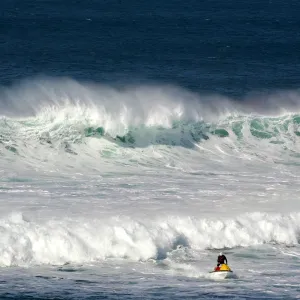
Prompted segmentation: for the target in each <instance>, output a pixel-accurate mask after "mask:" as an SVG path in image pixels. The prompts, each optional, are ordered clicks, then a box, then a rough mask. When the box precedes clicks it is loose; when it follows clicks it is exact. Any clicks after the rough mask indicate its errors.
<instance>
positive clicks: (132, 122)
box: [0, 79, 300, 160]
mask: <svg viewBox="0 0 300 300" xmlns="http://www.w3.org/2000/svg"><path fill="white" fill-rule="evenodd" d="M0 95H1V98H0V108H1V115H2V117H1V119H0V149H1V148H2V150H1V154H2V155H5V153H6V152H7V151H10V152H13V153H14V154H16V155H18V154H21V153H22V155H23V157H24V156H27V153H26V151H27V150H26V148H27V149H28V148H30V147H31V148H32V147H48V148H49V149H50V150H49V151H55V150H57V149H63V150H64V151H66V152H67V153H69V154H82V153H81V149H80V145H86V144H88V143H89V140H91V139H99V140H104V141H105V142H108V143H112V144H113V145H114V147H127V148H128V147H130V148H146V147H148V146H153V145H166V146H182V147H186V148H192V149H198V145H200V144H202V145H204V147H206V148H208V149H210V148H215V147H216V146H217V147H218V146H220V147H222V146H224V145H225V147H227V148H230V149H231V150H232V151H233V152H238V153H242V152H251V154H252V155H253V156H257V155H259V154H260V153H263V152H264V151H268V152H270V149H271V152H272V154H273V155H274V157H276V159H277V160H278V159H280V158H281V157H282V155H288V156H292V157H294V158H298V156H299V154H300V152H299V150H300V149H299V145H298V144H299V143H298V139H299V138H300V113H298V106H299V105H298V103H299V99H300V97H299V95H298V93H297V92H285V93H283V92H281V93H277V94H273V95H268V96H264V97H263V96H260V97H258V96H257V97H255V98H252V99H250V100H249V99H243V101H242V100H241V101H236V100H230V99H227V98H224V97H221V96H200V95H198V94H195V93H191V92H188V91H186V90H182V89H180V88H177V87H172V86H139V87H133V86H131V87H107V86H101V85H96V84H87V83H85V84H80V83H78V82H75V81H72V80H69V79H62V80H53V79H52V80H50V79H44V80H41V79H40V80H35V81H25V82H22V83H21V84H20V85H18V86H14V87H11V88H3V89H2V91H1V93H0ZM283 99H284V100H285V101H284V105H282V100H283ZM29 146H30V147H29ZM101 147H103V145H102V146H101ZM110 148H111V147H110ZM102 150H103V149H102ZM101 153H107V151H105V149H104V151H101ZM100 155H101V154H100Z"/></svg>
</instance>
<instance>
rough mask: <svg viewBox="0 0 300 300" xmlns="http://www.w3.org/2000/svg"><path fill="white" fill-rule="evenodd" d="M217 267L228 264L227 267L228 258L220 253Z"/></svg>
mask: <svg viewBox="0 0 300 300" xmlns="http://www.w3.org/2000/svg"><path fill="white" fill-rule="evenodd" d="M217 262H218V263H217V267H220V265H222V264H226V265H227V258H226V256H225V255H224V254H223V253H222V252H220V254H219V256H218V261H217Z"/></svg>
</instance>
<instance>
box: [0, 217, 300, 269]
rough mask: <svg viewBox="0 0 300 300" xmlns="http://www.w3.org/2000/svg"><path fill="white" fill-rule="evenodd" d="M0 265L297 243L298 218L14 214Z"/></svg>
mask: <svg viewBox="0 0 300 300" xmlns="http://www.w3.org/2000/svg"><path fill="white" fill-rule="evenodd" d="M0 230H1V240H0V265H1V266H20V265H36V264H64V263H67V262H71V263H83V262H92V261H101V260H104V259H107V258H123V259H130V260H134V261H139V260H142V261H145V260H148V259H155V260H161V259H164V258H166V257H167V256H168V255H169V254H170V253H171V252H172V251H173V250H176V249H178V247H185V248H187V249H192V250H196V251H197V250H203V249H222V248H234V247H247V246H254V245H261V244H266V243H271V244H274V243H275V244H283V245H289V246H290V245H296V244H298V243H299V233H300V214H299V213H295V214H290V215H280V214H266V213H252V214H245V215H241V216H240V217H237V218H235V219H225V220H218V219H194V218H179V217H169V218H165V219H164V220H160V219H157V220H156V221H151V222H150V221H149V222H147V221H143V222H141V221H137V220H133V219H131V218H126V217H118V218H111V219H107V220H91V219H90V220H80V219H78V220H68V219H67V220H59V221H54V220H52V221H47V222H43V223H37V222H33V221H30V220H27V219H26V218H25V217H24V216H23V215H22V214H19V213H15V214H12V215H11V216H9V217H8V218H5V219H1V221H0Z"/></svg>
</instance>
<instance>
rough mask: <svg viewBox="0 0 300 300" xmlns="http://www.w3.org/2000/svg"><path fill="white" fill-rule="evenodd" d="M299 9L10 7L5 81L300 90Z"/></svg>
mask: <svg viewBox="0 0 300 300" xmlns="http://www.w3.org/2000/svg"><path fill="white" fill-rule="evenodd" d="M299 13H300V3H299V1H296V0H291V1H287V2H284V1H278V0H275V1H266V0H255V1H245V0H241V1H232V0H229V1H220V0H204V1H195V0H191V1H188V2H186V1H176V0H173V1H157V0H153V1H147V2H140V1H98V0H86V1H76V0H66V1H60V0H31V1H30V0H15V1H11V0H3V1H1V4H0V41H1V44H0V45H1V46H0V57H1V65H0V83H1V84H2V85H7V84H10V83H13V82H15V81H16V80H19V79H24V78H28V77H32V76H38V75H48V76H54V77H60V76H67V77H71V78H74V79H78V80H88V81H94V82H105V83H134V84H136V83H139V82H143V83H145V82H146V83H149V82H155V83H171V84H176V85H179V86H181V87H185V88H188V89H192V90H196V91H206V92H217V93H222V94H226V95H231V96H232V95H233V96H242V95H245V94H246V93H248V92H252V91H257V90H274V89H296V88H298V87H299V82H300V72H299V69H300V53H299V49H300V31H299V28H300V17H299Z"/></svg>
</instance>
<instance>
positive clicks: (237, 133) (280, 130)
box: [84, 115, 300, 145]
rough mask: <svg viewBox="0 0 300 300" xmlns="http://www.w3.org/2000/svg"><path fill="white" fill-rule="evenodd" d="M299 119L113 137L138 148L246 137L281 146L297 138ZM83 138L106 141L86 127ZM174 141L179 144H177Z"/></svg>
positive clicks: (180, 125) (186, 125)
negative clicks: (148, 141)
mask: <svg viewBox="0 0 300 300" xmlns="http://www.w3.org/2000/svg"><path fill="white" fill-rule="evenodd" d="M299 127H300V116H299V115H288V116H282V117H276V118H275V117H274V118H269V117H252V116H241V117H229V118H227V119H225V120H222V121H220V122H218V123H215V124H213V123H205V122H196V123H193V122H182V121H177V122H174V123H173V126H172V128H163V127H155V126H152V127H147V126H140V127H135V128H128V132H127V133H126V134H125V135H122V136H120V135H116V136H113V137H112V138H114V139H115V140H116V141H119V142H122V143H129V144H139V142H140V140H139V139H141V138H142V137H147V136H148V137H149V138H152V139H151V142H152V143H158V144H160V143H162V144H168V145H169V144H170V145H172V144H173V145H177V144H179V145H181V144H182V140H181V141H180V139H182V138H186V139H188V140H190V141H192V142H196V143H199V142H203V141H206V140H209V139H210V137H211V136H216V137H220V138H228V137H229V138H230V137H232V138H235V139H237V140H240V141H241V140H243V138H245V136H247V137H248V138H249V135H250V136H251V137H252V138H253V139H257V140H269V142H270V143H273V144H284V143H285V142H286V141H288V140H290V141H292V140H293V139H294V138H296V137H298V136H300V128H299ZM84 136H85V137H98V138H101V137H106V136H109V134H108V133H106V130H105V128H104V127H88V128H85V129H84ZM176 141H179V142H178V143H177V142H176Z"/></svg>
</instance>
